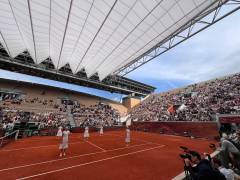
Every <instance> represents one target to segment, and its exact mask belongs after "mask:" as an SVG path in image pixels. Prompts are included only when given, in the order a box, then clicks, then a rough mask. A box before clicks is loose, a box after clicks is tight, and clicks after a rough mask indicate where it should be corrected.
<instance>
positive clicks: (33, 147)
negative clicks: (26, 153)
mask: <svg viewBox="0 0 240 180" xmlns="http://www.w3.org/2000/svg"><path fill="white" fill-rule="evenodd" d="M81 143H84V142H83V141H81V142H74V143H68V144H81ZM51 146H55V147H58V144H51V145H45V146H32V147H26V148H16V149H14V148H11V149H3V150H0V153H1V152H6V151H19V150H24V149H38V148H43V147H51Z"/></svg>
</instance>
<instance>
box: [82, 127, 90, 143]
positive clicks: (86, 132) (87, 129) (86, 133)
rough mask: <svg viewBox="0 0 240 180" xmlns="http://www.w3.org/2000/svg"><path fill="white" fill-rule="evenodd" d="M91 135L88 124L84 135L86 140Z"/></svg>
mask: <svg viewBox="0 0 240 180" xmlns="http://www.w3.org/2000/svg"><path fill="white" fill-rule="evenodd" d="M89 136H90V135H89V128H88V126H86V127H85V131H84V134H83V137H84V139H85V140H88V138H89Z"/></svg>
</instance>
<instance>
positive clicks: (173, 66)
mask: <svg viewBox="0 0 240 180" xmlns="http://www.w3.org/2000/svg"><path fill="white" fill-rule="evenodd" d="M239 20H240V11H237V12H235V13H234V14H232V15H230V16H228V17H226V18H224V19H223V20H221V21H219V22H217V23H216V24H214V25H213V26H211V27H209V28H207V29H205V30H204V31H202V32H200V33H198V34H197V35H195V36H193V37H192V38H190V39H188V40H187V41H185V42H183V43H181V44H179V45H177V46H176V47H174V48H173V49H171V50H169V51H167V52H166V53H164V54H162V55H160V56H159V57H157V58H155V59H154V60H152V61H150V62H149V63H147V64H145V65H143V66H141V67H140V68H138V69H137V70H135V71H133V72H131V73H129V74H128V75H127V77H128V78H131V79H134V80H137V81H140V82H143V83H146V84H149V85H152V86H154V87H156V88H157V89H156V91H155V92H156V93H159V92H165V91H168V90H171V89H175V88H180V87H184V86H187V85H189V84H193V83H198V82H202V81H206V80H210V79H214V78H217V77H222V76H226V75H229V74H234V73H238V72H240V36H239V32H240V21H239ZM0 78H5V79H14V80H21V81H27V82H34V83H39V84H45V85H51V86H56V87H62V88H67V89H72V90H75V91H79V92H85V93H89V94H93V95H97V96H101V97H105V98H108V99H112V100H116V101H120V99H121V97H122V95H120V94H115V93H110V92H106V91H101V90H96V89H92V88H86V87H81V86H77V85H71V84H67V83H62V82H58V81H52V80H47V79H43V78H38V77H33V76H28V75H23V74H18V73H13V72H9V71H5V70H0Z"/></svg>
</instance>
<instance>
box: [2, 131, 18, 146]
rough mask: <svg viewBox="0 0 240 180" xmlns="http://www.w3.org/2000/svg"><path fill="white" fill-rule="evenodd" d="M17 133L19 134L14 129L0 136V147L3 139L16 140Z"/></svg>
mask: <svg viewBox="0 0 240 180" xmlns="http://www.w3.org/2000/svg"><path fill="white" fill-rule="evenodd" d="M14 134H15V135H14ZM18 134H19V130H16V131H13V132H11V133H10V134H7V135H5V136H3V137H1V138H0V147H2V146H3V144H4V141H7V140H17V139H18Z"/></svg>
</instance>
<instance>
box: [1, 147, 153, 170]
mask: <svg viewBox="0 0 240 180" xmlns="http://www.w3.org/2000/svg"><path fill="white" fill-rule="evenodd" d="M147 144H151V143H145V144H137V145H133V146H128V147H121V148H116V149H110V150H106V151H99V152H93V153H87V154H80V155H75V156H70V157H66V158H62V159H54V160H49V161H43V162H38V163H32V164H26V165H22V166H15V167H11V168H6V169H0V172H2V171H9V170H13V169H19V168H24V167H30V166H35V165H40V164H47V163H52V162H57V161H62V160H68V159H74V158H78V157H82V156H90V155H94V154H101V153H104V152H112V151H117V150H122V149H130V148H133V147H137V146H144V145H147Z"/></svg>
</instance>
